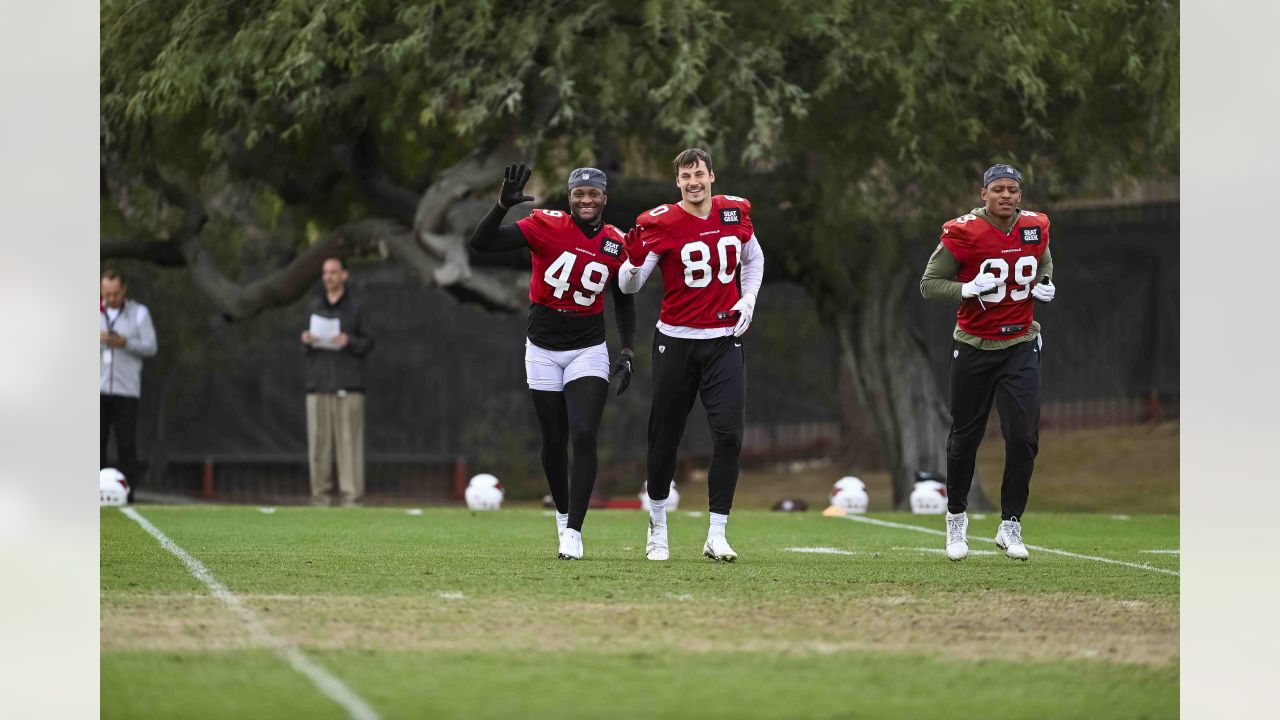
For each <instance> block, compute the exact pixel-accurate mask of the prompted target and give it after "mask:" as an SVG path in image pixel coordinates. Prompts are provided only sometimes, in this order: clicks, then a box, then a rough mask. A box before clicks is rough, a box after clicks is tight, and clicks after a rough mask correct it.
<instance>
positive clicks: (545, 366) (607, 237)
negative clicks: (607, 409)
mask: <svg viewBox="0 0 1280 720" xmlns="http://www.w3.org/2000/svg"><path fill="white" fill-rule="evenodd" d="M531 174H532V171H531V170H530V169H529V168H528V167H527V166H526V165H524V164H523V163H521V164H519V165H508V166H507V168H506V172H505V174H504V177H503V181H502V190H501V193H500V195H499V196H498V204H497V205H496V206H495V207H494V208H493V209H492V210H490V211H489V213H488V214H487V215H485V217H484V218H483V219H482V220H481V221H480V224H479V225H477V226H476V229H475V231H474V232H473V233H472V235H471V240H470V244H471V247H472V248H473V249H475V250H477V251H480V252H496V251H501V250H514V249H516V248H523V247H528V248H529V250H530V253H531V254H532V258H533V273H532V274H531V275H530V277H529V302H530V305H529V332H528V338H527V339H526V340H525V353H524V366H525V373H526V376H527V379H528V383H529V391H530V394H531V395H532V396H533V408H534V411H535V412H536V413H537V415H538V424H539V425H540V426H541V429H542V469H543V471H544V472H546V475H547V484H548V485H549V486H550V488H551V497H552V498H553V499H554V500H555V504H556V525H557V528H558V530H559V537H560V551H559V557H560V558H561V559H563V560H580V559H582V521H583V519H584V518H585V517H586V514H587V504H588V503H589V502H590V500H591V491H592V489H593V488H594V487H595V483H596V468H597V460H596V436H597V432H598V429H599V427H600V416H601V414H602V413H603V412H604V401H605V396H606V394H607V393H608V390H609V377H610V374H611V370H610V364H609V349H608V347H606V345H605V328H604V293H605V291H606V288H607V289H608V291H609V292H610V294H612V296H613V303H614V304H613V309H614V313H615V314H616V315H617V322H618V334H619V336H620V337H621V340H622V351H621V353H620V357H619V359H618V361H617V362H616V363H614V365H613V368H612V375H614V376H617V377H619V378H620V383H619V386H618V394H619V395H621V394H622V392H623V391H624V390H626V389H627V386H628V385H629V384H630V383H631V361H632V358H633V357H634V355H635V351H634V349H633V348H634V347H635V336H636V307H635V298H633V297H631V296H630V295H625V294H623V293H622V292H621V290H619V288H618V283H617V278H618V268H619V267H620V266H621V265H622V262H623V260H624V259H625V257H626V249H625V247H624V244H623V239H624V238H623V235H622V233H621V232H619V231H618V229H617V228H616V227H614V226H612V225H606V224H605V222H604V208H605V204H606V203H607V202H608V199H609V195H608V181H607V178H606V177H605V174H604V173H603V172H601V171H599V170H596V169H595V168H578V169H577V170H574V171H573V172H572V173H570V174H569V213H568V214H565V213H564V212H563V211H560V210H544V209H541V208H539V209H537V210H534V211H533V213H532V214H530V215H529V216H528V217H526V218H524V219H522V220H520V221H519V222H516V223H512V224H508V225H501V224H500V223H501V222H502V218H503V216H504V215H506V212H507V210H508V209H509V208H511V207H513V206H515V205H518V204H520V203H523V202H528V201H530V200H533V198H532V197H530V196H528V195H525V194H524V186H525V183H526V182H528V181H529V176H530V175H531ZM570 445H572V446H573V467H572V473H571V472H570V467H569V455H568V448H569V446H570Z"/></svg>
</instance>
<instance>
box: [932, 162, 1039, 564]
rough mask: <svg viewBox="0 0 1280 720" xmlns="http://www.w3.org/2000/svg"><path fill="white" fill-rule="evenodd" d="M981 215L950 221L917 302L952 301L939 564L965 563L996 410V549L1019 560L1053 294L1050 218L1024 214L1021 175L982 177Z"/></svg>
mask: <svg viewBox="0 0 1280 720" xmlns="http://www.w3.org/2000/svg"><path fill="white" fill-rule="evenodd" d="M981 197H982V200H983V202H984V203H985V204H984V206H983V207H980V208H974V209H973V211H972V212H970V213H968V214H966V215H962V216H960V217H958V218H956V219H954V220H951V221H948V222H947V223H945V224H944V225H943V226H942V238H941V241H940V242H939V244H938V247H937V249H936V250H934V251H933V256H932V257H931V258H929V265H928V267H926V268H925V271H924V277H922V278H921V279H920V292H921V294H923V295H924V296H925V297H926V298H929V299H931V300H948V301H951V302H956V301H958V302H959V303H960V308H959V310H958V311H957V312H956V329H955V332H954V334H953V337H954V339H955V340H954V342H953V343H952V350H951V432H950V434H949V435H948V436H947V518H946V522H947V545H946V550H947V557H949V558H950V559H952V560H963V559H964V558H965V557H966V556H967V555H968V553H969V542H968V534H967V533H968V527H969V518H968V514H967V513H966V512H965V509H966V507H967V504H968V498H969V489H970V487H971V486H972V484H973V466H974V462H975V460H976V458H977V454H978V446H979V444H981V442H982V436H983V435H984V434H985V432H986V428H987V418H988V416H989V415H990V414H991V405H992V403H993V402H994V404H995V405H996V407H997V409H998V410H999V411H1000V430H1001V431H1002V433H1003V434H1004V442H1005V461H1004V478H1003V480H1002V482H1001V485H1000V520H1001V522H1000V530H999V531H998V532H997V533H996V544H997V545H999V546H1000V547H1001V548H1003V549H1004V550H1005V553H1006V554H1007V555H1008V556H1009V557H1010V558H1013V559H1015V560H1026V559H1027V548H1026V545H1025V544H1024V543H1023V541H1022V513H1023V511H1024V510H1025V509H1026V506H1027V495H1028V492H1029V488H1030V485H1031V471H1032V469H1033V468H1034V466H1035V459H1036V453H1037V452H1038V450H1039V442H1040V439H1039V437H1040V361H1041V356H1042V354H1043V346H1044V344H1043V342H1042V340H1041V338H1040V325H1039V323H1037V322H1036V321H1035V303H1036V302H1044V303H1047V302H1050V301H1051V300H1053V296H1054V294H1055V292H1056V290H1055V288H1054V286H1053V283H1052V281H1051V279H1050V277H1051V276H1052V274H1053V258H1052V256H1050V254H1049V217H1048V216H1047V215H1045V214H1043V213H1036V212H1031V211H1029V210H1022V209H1021V208H1020V207H1019V205H1020V204H1021V202H1022V174H1021V173H1019V172H1018V171H1017V170H1015V169H1014V168H1013V167H1011V166H1009V165H996V166H994V167H991V168H989V169H988V170H987V171H986V173H984V174H983V177H982V190H981Z"/></svg>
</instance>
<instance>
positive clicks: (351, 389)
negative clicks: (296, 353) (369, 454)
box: [302, 257, 373, 506]
mask: <svg viewBox="0 0 1280 720" xmlns="http://www.w3.org/2000/svg"><path fill="white" fill-rule="evenodd" d="M320 279H321V282H322V283H323V284H324V291H323V292H322V293H320V294H319V295H317V296H316V297H315V298H314V299H312V300H311V302H310V303H308V304H307V314H308V328H307V329H306V330H304V331H302V343H303V345H305V346H306V373H307V377H306V380H307V457H308V459H309V461H310V465H311V502H312V504H313V505H328V504H329V492H330V490H331V489H332V487H333V464H334V455H335V451H336V455H337V463H338V491H339V494H340V495H341V501H342V504H343V505H344V506H352V505H355V504H357V503H359V502H360V500H361V499H362V498H363V497H364V356H365V355H366V354H368V352H369V350H371V349H372V348H373V338H372V337H370V336H369V335H367V334H366V333H365V328H364V321H363V317H362V313H361V310H360V305H359V303H357V302H356V300H354V299H353V298H352V297H351V294H350V293H349V292H348V291H347V269H346V266H345V265H344V264H343V262H342V260H341V259H340V258H336V257H332V258H329V259H327V260H325V261H324V268H323V270H322V271H321V275H320Z"/></svg>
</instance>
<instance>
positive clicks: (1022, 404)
mask: <svg viewBox="0 0 1280 720" xmlns="http://www.w3.org/2000/svg"><path fill="white" fill-rule="evenodd" d="M993 400H994V401H995V405H996V409H997V410H998V411H999V412H1000V431H1001V433H1002V434H1003V435H1004V480H1003V481H1002V482H1001V484H1000V518H1001V519H1002V520H1009V519H1012V518H1019V519H1020V518H1021V517H1022V513H1023V511H1024V510H1026V508H1027V493H1028V489H1029V487H1030V485H1031V471H1032V469H1033V468H1034V467H1035V462H1036V452H1037V450H1039V447H1040V339H1039V338H1036V339H1035V340H1031V341H1030V342H1023V343H1018V344H1017V345H1014V346H1013V347H1008V348H1005V349H1003V350H979V349H977V348H975V347H973V346H972V345H968V344H965V343H962V342H960V341H958V340H957V341H955V342H954V343H952V355H951V434H950V435H948V436H947V509H948V510H949V511H950V512H952V513H960V512H964V510H965V507H966V506H967V505H968V502H969V488H970V486H971V485H972V484H973V464H974V460H975V459H976V458H977V455H978V446H979V445H980V444H982V436H983V435H984V434H985V433H986V430H987V417H988V416H989V415H990V414H991V403H992V401H993Z"/></svg>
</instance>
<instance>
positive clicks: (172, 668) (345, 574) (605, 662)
mask: <svg viewBox="0 0 1280 720" xmlns="http://www.w3.org/2000/svg"><path fill="white" fill-rule="evenodd" d="M700 504H701V503H700V502H698V501H695V500H694V499H693V498H688V499H686V501H685V503H684V508H685V509H686V510H687V509H689V508H690V507H691V506H693V507H696V506H698V505H700ZM136 509H137V510H138V511H139V512H140V513H141V514H142V515H143V516H144V517H145V518H146V519H147V520H149V521H150V522H152V523H153V524H154V525H155V526H156V527H157V528H158V529H159V530H160V531H161V532H163V533H164V534H166V535H167V536H168V537H169V538H170V539H172V541H173V542H174V543H176V544H177V545H178V546H181V548H183V549H185V550H186V551H187V552H188V553H190V555H191V556H193V557H194V558H196V559H198V560H199V561H200V562H202V563H203V564H204V565H205V566H206V567H207V568H208V570H209V571H210V572H211V573H212V574H213V576H214V577H216V579H217V580H218V581H220V582H221V583H222V584H223V585H225V586H226V588H227V589H229V590H230V591H231V592H232V593H234V594H235V595H236V597H238V598H239V600H240V602H241V603H242V604H243V606H244V607H246V608H248V609H249V611H250V612H251V613H252V615H253V616H255V617H256V619H257V621H258V622H259V624H260V627H261V628H264V629H265V633H267V634H268V635H269V637H266V636H264V635H263V634H262V633H258V634H255V633H253V632H251V631H250V629H249V626H248V625H247V624H246V621H245V616H244V615H243V614H239V613H237V612H235V611H233V610H232V609H229V607H228V606H227V605H226V604H225V603H224V602H223V601H222V600H220V599H218V598H215V597H214V596H213V595H212V594H211V593H210V591H209V589H208V588H207V587H206V586H205V585H204V584H202V583H201V582H200V581H199V580H197V579H196V578H195V577H193V575H192V574H191V572H189V571H188V569H187V567H186V566H184V565H183V563H182V561H180V560H179V559H178V558H177V557H175V556H174V555H173V554H171V553H170V552H168V551H166V550H165V549H164V548H163V547H162V546H161V544H160V543H159V542H158V541H157V540H156V539H155V538H153V537H152V536H151V535H149V534H148V533H147V532H146V531H145V530H144V529H143V528H142V527H141V526H140V525H139V524H137V523H136V522H134V521H133V520H131V519H130V518H129V517H127V516H125V515H124V514H123V513H122V512H120V511H119V510H117V509H104V510H103V511H102V523H101V528H102V554H101V564H102V565H101V568H102V574H101V578H102V580H101V581H102V593H101V603H102V624H101V628H102V629H101V662H102V684H101V687H102V698H101V701H102V716H103V717H106V718H182V717H191V718H246V717H251V718H341V717H348V716H349V715H348V712H347V711H346V710H344V709H343V707H342V706H340V705H339V704H338V703H336V702H335V701H334V700H331V699H330V698H329V697H327V696H326V695H324V694H323V693H322V692H321V691H320V690H319V689H317V686H316V685H315V684H313V683H312V681H311V680H309V679H308V678H307V677H305V676H304V675H302V674H300V673H299V672H297V671H295V670H294V669H293V668H292V667H291V666H290V664H289V663H288V662H286V660H285V659H284V658H283V657H282V656H281V654H279V653H277V651H276V650H275V649H274V648H273V647H272V642H278V643H283V644H285V645H290V646H295V647H296V648H298V649H300V650H301V651H302V653H304V654H305V655H306V657H307V658H309V659H310V660H311V661H312V662H314V663H315V664H316V665H318V666H320V667H322V668H324V669H325V670H327V671H328V672H329V673H330V674H331V675H332V676H334V677H336V678H337V679H338V680H340V681H341V683H342V684H344V685H345V686H346V687H347V688H349V689H350V690H351V691H352V692H353V693H354V694H355V695H357V696H359V698H361V699H362V700H363V701H364V702H365V703H367V704H368V706H369V707H370V708H372V710H373V711H374V712H375V713H376V715H377V716H378V717H381V718H426V717H430V718H543V717H546V718H578V717H590V718H595V717H599V718H648V719H652V718H694V717H696V718H754V717H770V718H779V717H780V718H890V717H901V718H928V717H946V718H956V717H1028V718H1030V717H1034V718H1057V717H1063V718H1078V717H1079V718H1084V717H1087V718H1168V717H1176V716H1177V715H1178V687H1179V685H1178V659H1179V655H1178V628H1179V624H1178V622H1179V621H1178V611H1179V605H1178V592H1179V578H1178V577H1177V576H1176V575H1173V574H1167V573H1162V572H1157V571H1156V570H1154V569H1162V570H1166V571H1172V572H1174V573H1176V572H1177V570H1178V562H1179V561H1178V557H1179V556H1178V555H1177V554H1175V553H1172V552H1169V551H1175V550H1176V549H1177V548H1178V546H1179V545H1178V518H1177V517H1176V516H1171V515H1134V516H1132V517H1131V518H1128V519H1117V518H1116V517H1113V516H1111V515H1106V514H1036V515H1033V516H1032V517H1030V518H1029V519H1028V521H1027V522H1026V523H1025V525H1024V534H1025V536H1026V540H1027V542H1028V543H1031V544H1033V545H1039V546H1043V547H1046V548H1054V549H1059V550H1063V551H1067V552H1071V553H1076V554H1079V555H1089V556H1096V557H1105V558H1108V559H1112V560H1116V561H1120V562H1123V563H1129V565H1121V564H1111V563H1104V562H1100V561H1097V560H1088V559H1080V558H1075V557H1068V556H1063V555H1059V554H1053V553H1050V552H1046V551H1037V550H1035V549H1033V550H1032V551H1031V552H1032V556H1031V560H1030V561H1029V562H1026V563H1016V562H1013V561H1010V560H1007V559H1006V558H1005V557H1004V556H1003V555H996V554H987V553H994V551H995V546H994V545H993V544H992V543H991V542H989V539H990V538H991V537H993V536H994V534H995V527H996V524H997V523H998V520H999V518H998V516H994V515H991V516H985V517H982V518H981V519H979V518H977V517H974V518H973V519H972V521H971V523H970V539H971V548H972V549H973V550H974V551H975V552H974V553H973V554H971V555H970V557H969V558H968V559H967V560H965V561H964V562H962V563H957V564H953V563H950V562H948V561H947V560H946V559H945V558H944V556H943V555H942V554H941V552H940V551H941V548H942V538H941V536H939V535H933V534H926V533H922V532H916V531H912V530H910V529H906V528H899V527H885V526H880V525H873V524H869V523H864V522H857V521H853V520H848V519H844V518H829V517H822V516H820V515H819V514H818V513H816V512H809V513H802V514H800V513H798V514H782V513H767V512H735V513H734V515H733V518H732V521H731V522H730V527H729V539H730V540H731V542H732V543H733V545H734V547H735V549H736V550H737V551H738V552H739V554H740V555H741V557H742V559H741V561H740V562H738V563H736V564H731V565H730V564H717V563H713V562H712V561H710V560H706V559H703V558H702V557H701V556H700V550H701V547H702V540H703V539H704V537H705V533H706V522H707V519H706V516H705V514H703V515H700V516H692V515H690V514H689V513H687V512H684V511H681V512H678V513H674V514H673V515H672V516H671V519H670V522H671V540H672V560H671V561H670V562H666V563H653V562H648V561H646V560H645V559H644V548H643V543H644V528H645V515H644V514H643V513H641V512H639V511H616V510H615V511H593V512H592V513H591V514H590V515H589V516H588V517H587V523H586V526H585V532H584V540H585V549H586V558H585V559H584V560H582V561H578V562H565V561H560V560H557V559H556V558H555V551H556V542H555V529H554V521H553V519H552V518H551V517H549V516H548V515H547V514H545V513H544V512H543V511H541V510H535V509H505V510H502V511H499V512H496V513H479V514H472V513H470V512H467V511H466V510H462V509H427V510H424V511H423V512H422V513H421V514H410V513H409V512H406V510H405V509H392V508H378V509H372V508H368V509H351V510H339V509H311V508H279V509H277V510H276V511H275V512H273V513H270V514H268V513H264V512H261V511H260V510H259V509H258V508H256V507H240V506H236V507H232V506H147V505H144V506H139V507H138V508H136ZM870 517H871V518H874V519H880V520H886V521H889V522H893V523H901V524H906V525H913V526H920V527H925V528H931V529H937V528H941V526H942V521H941V518H939V517H921V516H911V515H902V514H890V513H883V514H880V513H877V514H874V515H871V516H870ZM791 548H810V549H812V548H828V549H834V550H839V551H843V552H844V553H852V554H830V553H818V552H796V551H794V550H791ZM1153 550H1155V551H1165V552H1150V551H1153ZM1153 568H1154V569H1153Z"/></svg>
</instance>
